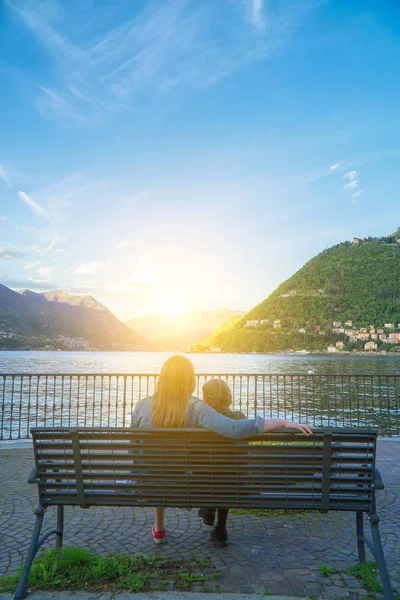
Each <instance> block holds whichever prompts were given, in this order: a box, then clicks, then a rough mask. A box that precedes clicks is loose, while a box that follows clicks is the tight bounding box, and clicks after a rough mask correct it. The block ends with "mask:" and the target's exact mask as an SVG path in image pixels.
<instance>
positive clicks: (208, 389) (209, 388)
mask: <svg viewBox="0 0 400 600" xmlns="http://www.w3.org/2000/svg"><path fill="white" fill-rule="evenodd" d="M203 399H204V402H205V403H206V404H208V406H211V408H214V409H215V410H216V411H218V412H220V413H224V412H226V411H228V410H229V407H230V404H231V402H232V392H231V390H230V388H229V385H228V384H227V383H226V381H224V380H223V379H210V381H207V383H205V384H204V385H203Z"/></svg>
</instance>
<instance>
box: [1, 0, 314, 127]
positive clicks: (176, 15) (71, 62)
mask: <svg viewBox="0 0 400 600" xmlns="http://www.w3.org/2000/svg"><path fill="white" fill-rule="evenodd" d="M246 2H248V3H249V6H250V10H251V20H250V22H247V21H248V20H247V21H246V16H245V14H244V11H241V10H237V7H235V5H234V3H233V2H232V1H231V0H219V1H218V2H214V1H210V0H204V2H191V3H190V2H185V1H184V0H157V2H152V3H148V5H147V6H145V7H144V8H143V9H142V10H139V11H138V10H137V3H126V5H125V9H124V10H122V9H121V8H119V9H118V8H117V7H116V6H115V4H114V3H112V2H111V1H110V2H106V3H105V4H104V5H103V6H102V7H99V8H98V7H97V5H96V10H94V9H93V5H92V4H91V3H87V2H81V0H71V2H70V3H69V4H68V10H66V9H65V7H64V5H63V4H62V3H61V2H57V0H47V1H46V2H40V1H37V2H36V1H31V2H26V0H7V3H6V4H7V6H8V7H9V9H10V10H12V11H13V12H14V14H16V15H17V17H18V18H19V19H20V21H21V22H22V23H23V24H24V26H26V27H28V28H29V30H30V31H31V32H32V33H33V35H34V36H35V37H36V38H37V39H38V40H39V42H40V43H41V44H42V45H43V47H44V48H45V49H46V50H47V52H48V54H49V56H50V57H51V59H52V60H53V62H54V64H55V67H56V72H57V73H58V78H57V79H56V80H54V81H53V82H52V83H50V84H49V83H48V82H46V84H44V82H39V83H38V87H37V91H38V105H39V109H40V110H41V112H42V113H43V114H46V116H51V115H52V116H57V117H60V118H62V119H66V120H73V121H75V122H78V123H81V124H82V123H86V124H91V123H93V122H96V121H98V120H99V119H102V118H103V117H104V114H105V113H107V112H109V111H121V110H126V109H130V108H131V107H133V106H136V105H140V104H142V103H143V101H146V100H148V99H154V96H155V95H160V96H161V95H162V96H163V97H164V96H165V94H166V93H168V92H170V91H171V90H174V89H176V88H178V87H179V88H182V87H185V88H186V89H192V88H193V87H196V88H199V87H205V86H209V85H212V84H214V83H215V82H216V81H218V80H219V79H221V77H224V76H226V75H228V74H229V73H232V72H233V71H236V70H238V69H240V68H242V67H243V66H245V65H246V64H248V63H251V62H253V61H255V60H260V59H263V58H267V57H268V56H269V55H271V54H272V53H273V52H275V51H276V50H277V49H278V48H280V47H281V46H282V45H283V44H285V43H286V41H287V40H288V39H289V38H290V36H291V35H292V33H293V31H294V29H295V28H296V27H298V26H300V25H301V23H302V21H303V20H304V15H305V14H306V13H307V12H309V11H310V10H311V9H312V8H313V2H307V3H299V2H297V1H296V0H280V1H278V2H277V3H275V5H274V10H273V11H271V14H268V24H269V27H268V29H267V28H265V27H264V12H265V10H264V7H263V0H246ZM315 4H317V3H316V2H315ZM89 11H90V12H89ZM222 21H223V27H222V26H218V35H216V34H215V31H216V27H214V26H213V24H215V25H216V24H218V23H220V22H221V23H222Z"/></svg>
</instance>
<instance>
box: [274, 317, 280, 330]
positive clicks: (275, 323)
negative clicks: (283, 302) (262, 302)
mask: <svg viewBox="0 0 400 600" xmlns="http://www.w3.org/2000/svg"><path fill="white" fill-rule="evenodd" d="M280 327H281V320H280V319H275V321H274V329H279V328H280Z"/></svg>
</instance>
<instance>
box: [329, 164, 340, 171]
mask: <svg viewBox="0 0 400 600" xmlns="http://www.w3.org/2000/svg"><path fill="white" fill-rule="evenodd" d="M329 168H330V170H331V171H336V169H338V168H339V163H335V164H334V165H331V166H330V167H329Z"/></svg>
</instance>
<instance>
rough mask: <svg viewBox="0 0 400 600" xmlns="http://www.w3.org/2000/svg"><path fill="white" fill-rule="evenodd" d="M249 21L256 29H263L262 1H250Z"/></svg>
mask: <svg viewBox="0 0 400 600" xmlns="http://www.w3.org/2000/svg"><path fill="white" fill-rule="evenodd" d="M251 21H252V23H253V25H254V26H255V27H256V28H257V29H263V28H264V25H265V23H264V15H263V0H251Z"/></svg>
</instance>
